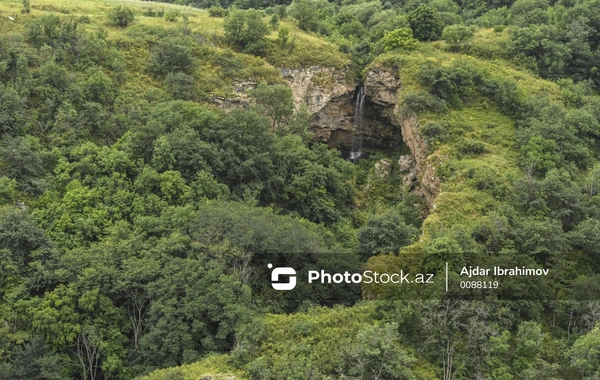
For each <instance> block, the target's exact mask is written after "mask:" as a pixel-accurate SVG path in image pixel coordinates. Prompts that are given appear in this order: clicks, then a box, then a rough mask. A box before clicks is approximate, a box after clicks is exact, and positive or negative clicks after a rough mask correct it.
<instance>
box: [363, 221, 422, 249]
mask: <svg viewBox="0 0 600 380" xmlns="http://www.w3.org/2000/svg"><path fill="white" fill-rule="evenodd" d="M418 234H419V229H418V228H416V227H414V226H411V225H408V224H406V222H405V220H404V216H402V215H401V214H400V213H399V212H398V211H396V210H393V209H392V210H389V211H387V212H385V213H384V214H382V215H378V216H374V217H372V218H371V219H369V221H368V222H367V224H366V226H364V227H362V228H361V229H360V230H359V232H358V241H359V243H360V251H361V256H362V257H363V258H365V259H366V258H368V257H370V256H373V255H377V254H389V253H395V254H397V253H398V252H400V248H402V247H404V246H407V245H409V244H411V243H412V241H413V239H414V238H415V237H416V236H418Z"/></svg>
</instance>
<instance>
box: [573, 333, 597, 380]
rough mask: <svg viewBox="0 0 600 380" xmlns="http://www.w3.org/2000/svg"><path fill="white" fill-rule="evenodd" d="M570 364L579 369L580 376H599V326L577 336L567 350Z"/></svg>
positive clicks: (591, 379) (592, 379)
mask: <svg viewBox="0 0 600 380" xmlns="http://www.w3.org/2000/svg"><path fill="white" fill-rule="evenodd" d="M566 356H567V357H568V358H570V359H571V365H572V366H573V367H575V368H577V369H578V370H579V372H580V373H581V378H582V379H585V380H594V379H598V378H600V326H596V327H595V328H594V329H593V330H592V331H590V332H589V333H587V334H585V335H582V336H581V337H579V338H578V339H577V340H576V341H575V343H573V346H572V347H571V348H570V349H569V350H568V351H567V353H566Z"/></svg>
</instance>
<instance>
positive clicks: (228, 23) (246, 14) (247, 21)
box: [223, 9, 269, 55]
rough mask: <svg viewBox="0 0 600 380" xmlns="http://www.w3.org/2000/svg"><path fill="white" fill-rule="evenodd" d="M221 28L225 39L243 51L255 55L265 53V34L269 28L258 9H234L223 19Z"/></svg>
mask: <svg viewBox="0 0 600 380" xmlns="http://www.w3.org/2000/svg"><path fill="white" fill-rule="evenodd" d="M223 28H224V29H225V38H226V39H227V41H229V43H230V44H232V45H234V46H236V47H238V48H241V49H242V50H243V51H244V53H251V54H256V55H262V54H265V53H266V41H265V36H266V35H267V34H268V33H269V29H268V28H267V25H266V24H265V23H264V22H263V20H262V18H261V14H260V13H259V12H258V11H256V10H254V9H251V10H247V11H242V10H234V11H233V12H231V13H230V14H229V15H228V16H227V18H226V19H225V24H224V25H223Z"/></svg>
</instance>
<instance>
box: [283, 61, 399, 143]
mask: <svg viewBox="0 0 600 380" xmlns="http://www.w3.org/2000/svg"><path fill="white" fill-rule="evenodd" d="M281 71H282V74H283V77H284V78H286V79H287V80H288V82H289V84H290V87H291V88H292V93H293V95H294V102H295V105H296V108H299V107H300V106H302V105H304V106H305V107H306V109H307V110H308V112H310V113H311V114H312V115H313V117H312V120H311V125H310V130H311V132H313V133H314V134H315V139H316V140H320V141H325V142H327V144H328V145H329V146H330V147H337V148H341V149H343V150H344V149H350V148H351V147H352V135H353V130H354V128H355V125H354V114H355V112H356V109H355V108H356V98H357V96H358V91H357V89H358V85H357V83H354V82H353V81H352V80H351V79H349V75H348V74H349V73H348V69H347V68H343V69H334V68H328V67H320V66H313V67H310V68H308V69H297V70H288V69H282V70H281ZM399 87H400V82H399V81H398V80H397V79H395V78H394V77H393V75H389V73H387V72H384V71H381V72H380V73H378V72H375V71H374V72H373V73H372V74H371V73H370V75H369V76H368V77H367V81H366V82H365V88H364V90H365V95H366V97H365V102H364V108H363V110H364V113H363V118H362V126H361V127H360V128H359V134H360V135H361V137H362V142H363V146H366V147H372V148H379V149H394V148H397V147H399V146H401V145H402V135H401V132H400V128H398V127H397V126H395V125H393V124H391V116H392V115H391V113H390V112H391V111H392V110H393V106H394V105H395V102H397V100H396V96H395V93H396V91H397V90H398V88H399ZM387 108H389V110H390V112H386V109H387Z"/></svg>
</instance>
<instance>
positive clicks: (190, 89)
mask: <svg viewBox="0 0 600 380" xmlns="http://www.w3.org/2000/svg"><path fill="white" fill-rule="evenodd" d="M165 83H166V84H167V88H168V89H169V92H171V94H173V97H174V98H175V99H180V100H194V99H195V94H194V90H195V80H194V77H192V76H191V75H188V74H185V73H174V74H173V73H169V74H167V77H166V78H165Z"/></svg>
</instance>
